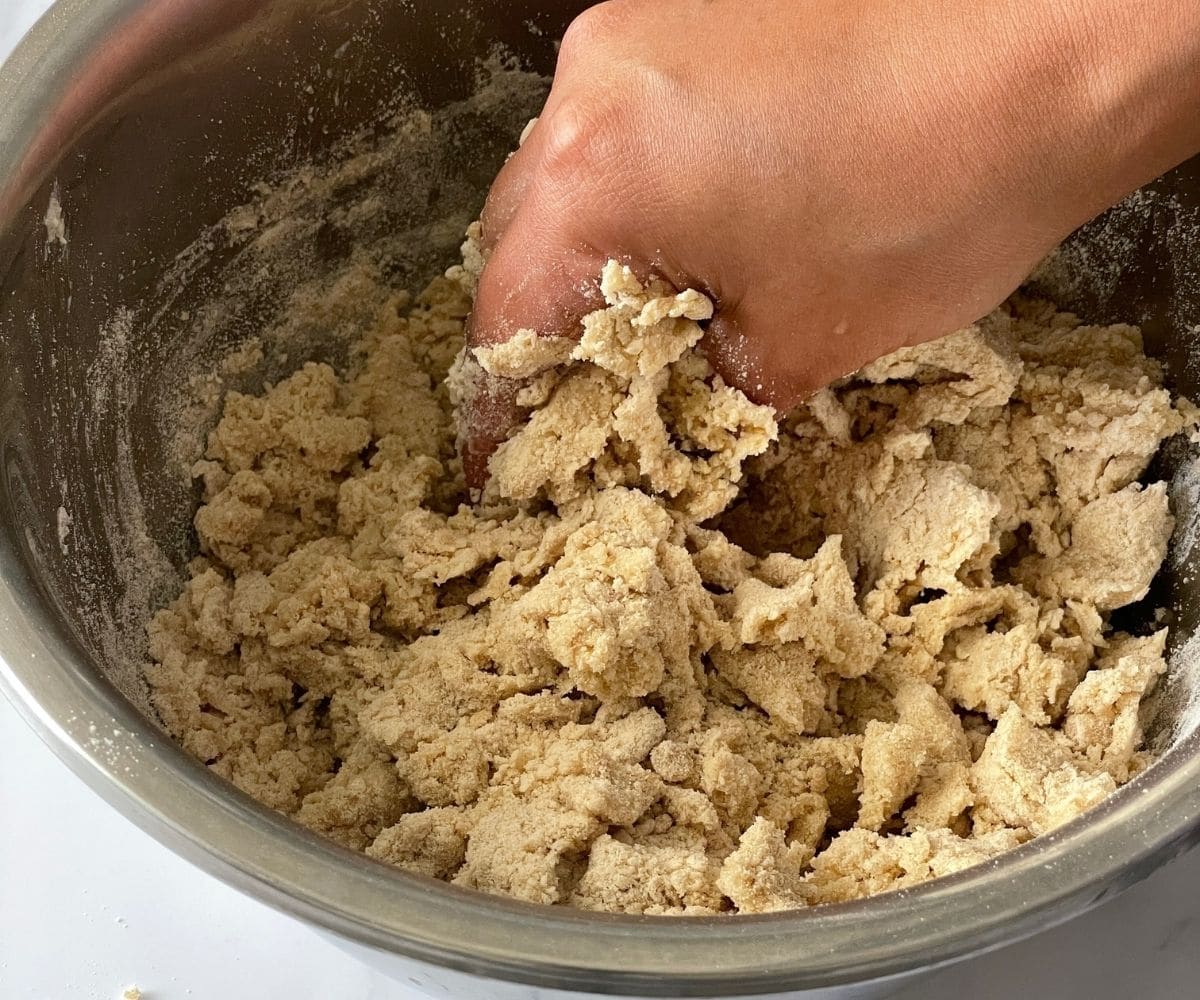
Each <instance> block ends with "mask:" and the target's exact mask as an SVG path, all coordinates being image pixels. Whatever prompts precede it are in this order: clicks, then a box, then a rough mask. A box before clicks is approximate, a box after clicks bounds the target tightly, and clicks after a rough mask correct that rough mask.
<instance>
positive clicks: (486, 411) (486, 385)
mask: <svg viewBox="0 0 1200 1000" xmlns="http://www.w3.org/2000/svg"><path fill="white" fill-rule="evenodd" d="M519 389H520V384H519V383H518V382H516V381H514V380H513V379H501V378H496V377H495V376H493V375H489V374H487V372H485V371H483V370H482V369H480V371H479V374H478V378H477V380H476V382H475V385H474V386H473V387H472V391H471V395H470V398H469V399H468V400H467V408H466V420H467V435H466V438H465V440H464V441H463V447H462V462H463V473H464V475H465V476H466V480H467V486H468V488H470V489H472V490H481V489H483V487H484V486H485V485H486V483H487V478H488V462H489V461H490V460H491V457H492V455H493V454H494V453H495V451H496V449H497V448H499V447H500V445H502V444H503V443H504V442H505V441H506V440H508V437H509V435H510V434H511V433H512V431H513V429H514V428H515V427H516V426H517V424H518V423H519V422H520V419H521V416H522V414H521V409H520V407H518V406H517V392H518V391H519Z"/></svg>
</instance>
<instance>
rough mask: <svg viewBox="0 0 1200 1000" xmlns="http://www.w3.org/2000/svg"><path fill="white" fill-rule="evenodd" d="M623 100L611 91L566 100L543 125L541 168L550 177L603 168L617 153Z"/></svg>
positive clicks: (573, 175) (621, 133)
mask: <svg viewBox="0 0 1200 1000" xmlns="http://www.w3.org/2000/svg"><path fill="white" fill-rule="evenodd" d="M628 111H629V109H628V105H627V103H626V101H625V100H623V99H621V98H617V97H614V96H612V95H611V93H604V92H601V93H593V94H588V95H586V96H580V97H576V98H572V99H571V100H569V101H565V102H564V103H563V104H562V105H561V106H560V107H559V108H558V109H557V110H556V111H555V112H554V114H553V115H552V116H551V118H550V121H549V122H547V126H546V139H545V146H544V149H543V169H544V170H545V173H546V175H547V177H548V179H550V180H551V181H557V180H565V179H570V178H577V177H578V176H579V174H580V172H581V171H588V170H590V169H603V168H604V166H605V164H611V162H612V160H613V158H614V157H616V156H618V155H619V154H620V150H621V147H622V145H623V144H624V142H625V141H626V137H625V132H626V130H625V128H624V124H623V123H624V122H625V121H626V120H627V117H628Z"/></svg>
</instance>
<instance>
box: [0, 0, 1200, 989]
mask: <svg viewBox="0 0 1200 1000" xmlns="http://www.w3.org/2000/svg"><path fill="white" fill-rule="evenodd" d="M46 6H48V3H47V0H0V59H2V58H3V55H4V54H5V53H6V52H7V51H8V50H9V49H10V48H11V47H12V45H14V44H15V42H16V40H17V38H18V37H19V36H20V35H21V34H22V33H23V32H24V31H25V29H26V28H27V27H28V26H29V25H30V24H31V23H32V22H33V21H34V19H35V18H36V17H37V16H38V15H39V14H40V12H41V11H42V10H43V9H45V7H46ZM135 983H136V984H137V985H138V986H139V987H140V988H141V990H142V993H143V996H144V997H145V998H146V1000H185V998H195V1000H412V998H413V997H414V994H413V993H412V992H411V991H410V990H407V989H405V988H403V987H400V986H397V985H394V984H391V983H389V982H387V981H385V980H384V979H382V978H381V977H379V976H378V975H376V974H374V973H372V972H371V971H369V970H368V969H365V968H364V967H363V966H361V965H360V964H359V963H357V962H356V961H354V960H353V959H350V958H348V957H345V956H343V955H342V954H341V953H340V952H339V951H338V950H337V949H336V948H335V947H334V946H332V945H330V944H328V943H327V942H326V941H325V940H323V939H322V938H320V937H319V936H317V935H316V934H315V933H314V932H313V931H311V930H309V929H308V928H307V927H305V926H304V925H302V924H300V923H298V922H297V921H294V920H292V919H290V918H288V917H285V916H281V915H279V914H277V913H275V912H274V911H272V910H270V909H268V908H267V907H265V906H262V905H261V904H259V903H257V902H254V901H253V900H251V899H249V898H247V897H245V896H242V895H240V894H239V893H237V892H235V891H234V890H232V889H229V888H228V887H226V886H225V885H223V884H221V883H220V882H217V881H216V880H214V879H212V878H210V877H209V876H207V875H204V874H203V873H201V872H199V871H197V870H196V869H194V868H192V867H191V866H190V865H189V864H187V863H186V862H184V861H182V860H180V859H178V858H176V857H175V856H174V855H172V854H171V853H170V852H168V851H167V850H166V849H164V848H162V847H160V846H159V845H158V844H157V843H156V842H155V841H153V840H152V839H150V838H149V837H147V836H146V835H145V834H143V833H142V832H141V831H139V830H137V829H136V828H135V827H134V826H133V825H132V824H130V823H128V822H127V821H126V820H125V819H124V818H123V817H121V816H120V815H119V814H117V813H116V812H115V811H114V810H112V809H110V808H109V807H108V806H107V805H105V804H104V803H103V802H101V801H100V799H98V798H97V797H96V796H95V795H94V794H93V793H92V792H91V791H89V790H88V789H87V788H86V787H84V786H83V784H82V783H81V782H80V781H79V780H78V779H76V778H75V777H74V776H73V775H72V774H70V773H69V772H68V771H67V770H66V768H65V767H63V766H62V765H61V764H60V763H59V762H58V761H57V760H56V759H55V758H54V757H53V756H52V755H51V754H50V752H49V751H48V750H47V749H46V748H45V747H44V746H42V745H41V743H39V742H38V740H37V739H36V738H35V737H34V736H33V735H32V733H30V732H29V731H28V730H27V729H26V728H25V726H24V724H23V723H22V722H21V720H20V719H19V718H18V717H17V715H16V713H15V712H14V711H13V709H12V708H11V707H10V706H8V705H7V704H6V703H5V702H4V701H3V699H2V698H0V1000H18V998H19V1000H76V998H80V1000H84V998H86V1000H117V998H119V997H120V995H121V992H122V991H123V990H124V989H125V988H126V987H127V986H130V985H132V984H135ZM1197 995H1200V852H1193V853H1192V854H1191V855H1189V856H1188V857H1186V858H1184V859H1182V860H1180V861H1177V862H1175V863H1174V864H1172V865H1170V866H1168V867H1167V868H1166V869H1164V870H1162V871H1160V872H1159V873H1158V874H1157V875H1155V876H1154V877H1153V878H1151V879H1150V880H1149V881H1147V882H1145V883H1144V884H1142V885H1140V886H1138V887H1137V888H1136V889H1133V890H1131V891H1130V892H1128V893H1127V894H1125V895H1124V896H1122V897H1121V898H1120V899H1119V900H1117V901H1116V902H1113V903H1110V904H1108V905H1107V906H1105V907H1103V908H1101V909H1100V910H1097V911H1093V912H1092V913H1091V914H1089V915H1087V916H1085V917H1082V918H1080V919H1079V920H1076V921H1073V922H1072V923H1070V924H1068V925H1066V926H1063V927H1059V928H1056V929H1054V930H1051V931H1048V932H1046V933H1044V934H1042V935H1040V936H1039V937H1037V938H1035V939H1033V940H1031V941H1027V942H1024V943H1022V944H1018V945H1015V946H1013V947H1010V948H1007V949H1004V950H1002V951H999V952H996V953H993V954H992V955H988V956H985V957H983V958H980V959H975V960H973V961H970V962H967V963H965V964H961V965H958V966H954V967H952V968H950V969H947V970H943V971H942V972H939V973H938V974H936V976H935V977H934V978H933V980H932V981H930V982H926V983H923V984H921V985H920V986H916V987H910V988H909V989H907V990H905V991H903V992H902V993H900V994H897V997H898V998H902V1000H951V998H953V1000H961V998H964V997H966V998H972V1000H991V998H997V1000H998V998H1003V997H1018V996H1019V997H1031V998H1041V997H1053V998H1057V1000H1110V998H1111V1000H1117V998H1126V997H1129V998H1134V997H1136V998H1138V1000H1159V998H1162V1000H1167V998H1176V997H1193V996H1197Z"/></svg>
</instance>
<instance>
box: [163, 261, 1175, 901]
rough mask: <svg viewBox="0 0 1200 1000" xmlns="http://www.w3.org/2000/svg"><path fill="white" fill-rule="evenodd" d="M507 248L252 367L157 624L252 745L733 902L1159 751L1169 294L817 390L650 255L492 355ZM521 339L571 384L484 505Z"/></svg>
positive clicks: (664, 887) (868, 887)
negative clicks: (257, 383)
mask: <svg viewBox="0 0 1200 1000" xmlns="http://www.w3.org/2000/svg"><path fill="white" fill-rule="evenodd" d="M467 258H468V260H471V261H473V262H474V266H475V268H477V267H478V265H479V263H480V257H479V254H478V251H477V248H474V247H469V248H468V254H467ZM471 287H472V275H471V274H470V273H468V272H467V271H465V270H464V269H463V268H456V269H452V271H451V273H450V276H448V277H447V278H442V279H438V280H436V281H434V282H433V284H432V285H431V286H430V287H429V288H428V289H427V290H426V291H425V292H424V293H423V294H422V295H421V296H420V297H419V298H417V299H416V300H415V302H408V301H407V299H406V298H405V297H398V298H397V299H396V301H394V302H393V303H391V304H390V305H389V306H388V308H387V309H385V310H384V311H383V313H382V314H381V315H380V316H379V317H378V322H377V324H376V325H375V327H374V329H372V330H370V331H369V332H368V333H367V334H366V336H365V337H364V338H363V340H362V342H361V344H360V345H359V348H358V351H357V355H356V360H355V362H354V364H353V365H352V366H351V368H350V370H349V372H348V373H347V374H345V375H339V374H338V373H336V372H335V371H334V370H332V369H331V368H329V367H327V366H324V365H316V364H309V365H306V366H305V367H303V368H301V369H300V370H299V371H297V372H296V373H295V374H294V375H292V376H291V377H290V378H287V379H285V380H284V381H282V382H280V383H278V384H276V385H272V386H268V387H267V388H266V389H265V391H264V392H263V393H262V394H261V395H259V396H247V395H241V394H238V393H233V392H231V393H229V395H228V398H227V401H226V403H225V408H224V415H223V417H222V419H221V421H220V423H219V424H218V425H217V427H216V428H215V430H213V432H212V433H211V435H210V437H209V442H208V448H207V453H206V455H205V458H204V460H203V461H201V462H199V463H198V464H197V466H196V469H195V472H196V475H197V477H198V478H199V479H200V480H201V482H202V486H203V494H204V495H203V505H202V506H201V508H200V510H199V512H198V514H197V515H196V520H195V525H196V530H197V533H198V535H199V539H200V545H201V551H202V553H203V554H202V555H201V556H200V557H199V558H197V559H196V560H195V561H194V562H193V563H192V565H191V579H190V582H189V583H188V584H187V585H186V587H185V589H184V591H183V593H182V594H181V595H180V596H179V598H178V599H177V600H176V601H175V602H174V603H173V604H171V605H170V606H169V607H168V608H166V609H164V610H163V611H161V612H160V613H159V614H158V615H157V617H156V618H155V619H154V621H153V623H152V624H151V626H150V630H149V632H150V646H151V654H152V660H153V662H152V663H151V664H150V665H149V667H148V679H149V682H150V685H151V687H152V690H153V698H154V704H155V705H156V707H157V709H158V711H159V713H160V714H161V717H162V719H163V721H164V723H165V724H166V726H167V727H168V729H169V730H170V732H171V733H173V734H174V735H175V736H176V737H177V738H178V739H179V740H180V741H181V742H182V743H183V745H184V746H185V747H186V748H187V749H188V750H189V751H190V752H191V753H192V754H194V755H195V756H196V757H198V758H199V759H200V760H202V761H204V762H205V763H206V764H207V765H208V766H209V767H210V768H212V770H214V771H215V772H217V773H218V774H220V775H223V776H224V777H226V778H228V779H229V780H231V781H232V782H234V783H235V784H236V785H238V786H239V787H240V788H242V789H244V790H245V791H246V792H248V793H249V794H251V795H252V796H254V797H255V798H257V799H258V800H259V801H261V802H263V803H265V804H266V805H268V806H270V807H272V808H274V809H277V810H280V811H281V812H283V813H285V814H287V815H289V816H292V817H294V818H295V819H296V820H298V821H299V822H301V823H303V824H305V825H306V826H308V827H310V828H312V829H314V830H317V831H319V832H321V833H323V834H326V835H328V836H330V837H332V838H334V839H336V840H338V841H340V842H341V843H343V844H345V845H347V846H348V847H350V848H353V849H355V850H359V851H365V852H366V853H367V854H368V855H370V856H371V857H373V858H377V859H379V860H380V861H384V862H387V863H389V864H393V865H397V866H399V867H401V868H404V869H407V870H409V871H412V872H416V873H419V874H421V875H425V876H429V877H432V878H436V879H444V880H448V881H452V882H454V883H457V884H458V885H461V886H469V887H473V888H476V889H481V890H484V891H487V892H492V893H502V894H506V895H510V896H514V897H517V898H520V899H524V900H530V901H534V902H540V903H558V904H569V905H573V906H577V907H582V908H585V909H592V910H610V911H621V912H626V913H651V914H711V913H738V912H740V913H760V912H767V911H773V910H780V909H786V908H792V907H802V906H809V905H814V904H820V903H828V902H836V901H841V900H849V899H854V898H858V897H861V896H865V895H868V894H871V893H877V892H884V891H887V890H889V889H897V888H903V887H907V886H911V885H914V884H917V883H919V882H922V881H924V880H926V879H930V878H935V877H938V876H940V875H944V874H948V873H950V872H954V871H958V870H960V869H962V868H965V867H967V866H970V865H974V864H977V863H979V862H982V861H985V860H987V859H989V858H992V857H994V856H995V855H997V854H999V853H1000V852H1003V851H1006V850H1009V849H1010V848H1012V847H1015V846H1016V845H1018V844H1020V843H1022V842H1024V841H1026V840H1027V839H1029V838H1030V837H1034V836H1037V835H1039V834H1042V833H1045V832H1047V831H1049V830H1052V829H1054V828H1055V827H1056V826H1058V825H1060V824H1062V823H1065V822H1067V821H1068V820H1071V819H1072V818H1074V817H1075V816H1077V815H1079V814H1080V813H1082V812H1083V811H1085V810H1086V809H1088V808H1089V807H1091V806H1092V805H1094V804H1095V803H1097V802H1099V801H1100V800H1101V799H1102V798H1104V796H1106V795H1107V794H1109V793H1110V792H1111V791H1112V790H1113V789H1114V788H1116V787H1117V786H1118V785H1120V784H1121V783H1123V782H1125V781H1128V780H1129V779H1130V777H1132V776H1133V775H1135V774H1136V773H1138V772H1139V771H1140V770H1141V769H1143V768H1145V767H1146V766H1147V764H1148V759H1147V755H1146V753H1145V751H1144V750H1143V749H1142V748H1141V738H1142V725H1143V724H1144V722H1145V719H1144V718H1143V715H1144V709H1143V701H1144V699H1145V697H1146V695H1147V694H1148V693H1149V692H1150V691H1151V690H1152V689H1153V687H1154V685H1155V681H1156V679H1157V678H1158V677H1159V676H1160V675H1161V674H1162V672H1163V670H1164V659H1163V650H1164V642H1165V638H1166V633H1165V631H1159V632H1157V633H1154V634H1151V635H1148V636H1136V637H1135V636H1132V635H1126V634H1123V633H1120V632H1118V631H1115V630H1114V629H1113V628H1112V627H1111V626H1110V624H1109V615H1110V613H1111V612H1113V611H1114V610H1116V609H1117V608H1119V607H1122V606H1124V605H1127V604H1129V603H1131V602H1134V601H1137V600H1139V599H1141V598H1142V597H1144V596H1145V594H1146V592H1147V589H1148V587H1149V586H1150V581H1151V578H1152V577H1153V576H1154V574H1155V572H1156V571H1157V569H1158V567H1159V565H1160V564H1161V562H1162V561H1163V558H1164V555H1165V553H1166V546H1167V542H1168V539H1169V537H1170V535H1171V531H1172V517H1171V513H1170V511H1169V510H1168V503H1167V494H1166V491H1165V487H1164V485H1163V484H1162V483H1151V484H1148V485H1144V484H1142V483H1141V482H1139V477H1140V476H1141V475H1142V474H1143V472H1144V471H1145V470H1146V467H1147V465H1148V463H1149V461H1150V459H1151V458H1152V456H1153V455H1154V454H1155V452H1156V450H1157V449H1158V447H1159V445H1160V444H1161V443H1162V442H1163V441H1164V439H1166V438H1168V437H1170V436H1171V435H1174V434H1176V433H1179V432H1181V431H1184V430H1187V429H1189V428H1191V427H1193V426H1194V424H1195V420H1194V416H1193V410H1192V408H1191V406H1190V404H1188V403H1187V402H1186V401H1184V400H1177V401H1174V402H1173V401H1172V398H1171V396H1170V395H1169V393H1168V392H1167V391H1166V390H1165V389H1164V388H1163V387H1162V373H1161V371H1160V368H1159V366H1158V365H1157V364H1156V363H1155V362H1154V361H1152V360H1149V359H1147V358H1146V357H1145V356H1144V354H1143V352H1142V343H1141V338H1140V335H1139V333H1138V331H1137V330H1136V329H1134V328H1132V327H1128V326H1111V327H1088V326H1083V325H1081V324H1080V322H1079V321H1078V320H1077V319H1076V318H1075V317H1073V316H1071V315H1067V314H1064V313H1060V312H1056V311H1055V310H1054V309H1053V308H1052V307H1050V306H1048V305H1046V304H1044V303H1039V302H1031V301H1025V300H1021V299H1015V300H1014V301H1012V302H1010V303H1008V304H1007V305H1006V306H1005V307H1003V308H1002V309H1001V310H999V311H997V312H996V313H995V314H993V315H991V316H989V317H987V318H986V319H985V320H983V321H981V322H980V323H979V324H978V325H976V326H973V327H971V328H969V329H966V330H963V331H961V332H959V333H956V334H954V335H952V336H950V337H947V338H945V339H944V340H941V341H938V342H936V343H931V344H927V345H924V346H921V347H915V348H906V349H904V350H901V351H899V352H897V353H896V354H893V355H892V356H890V357H888V358H884V359H882V360H880V361H877V362H875V363H874V364H871V365H868V366H867V367H866V368H864V369H863V370H862V371H861V372H859V373H858V374H856V375H854V376H852V377H849V378H847V379H845V380H844V381H843V382H842V383H840V384H838V385H835V386H833V387H831V388H829V389H827V390H825V391H823V392H822V393H820V394H819V395H818V396H817V397H815V398H814V399H813V400H812V401H811V402H810V403H809V404H808V405H807V406H805V407H803V408H801V409H800V410H799V411H798V412H796V413H794V414H792V415H789V416H788V417H787V418H786V419H779V418H777V416H776V414H775V413H774V412H773V411H772V410H770V409H768V408H766V407H763V406H758V405H755V404H753V403H752V402H751V401H750V400H749V399H747V398H746V397H745V396H744V395H743V394H742V393H741V392H739V391H737V390H736V389H734V388H732V387H730V386H727V385H725V384H724V383H723V382H722V381H721V379H720V378H719V377H717V376H716V375H714V374H713V372H712V371H711V369H710V368H709V366H708V364H707V362H706V360H705V358H704V355H703V354H702V353H701V352H700V351H699V349H698V347H697V344H698V342H699V340H700V338H701V334H702V327H701V324H702V322H703V321H704V320H706V319H707V318H708V317H709V316H710V315H711V312H712V306H711V304H710V303H709V302H708V300H707V299H705V298H704V296H702V295H700V294H698V293H696V292H684V293H683V294H676V293H675V292H674V290H672V289H669V288H667V287H666V286H665V285H663V284H661V283H659V282H651V283H650V284H649V285H648V286H643V285H642V284H640V283H639V282H638V281H637V279H635V277H634V276H633V275H632V274H631V273H630V272H629V271H628V270H626V269H624V268H622V267H620V266H618V265H617V264H609V265H608V267H607V268H606V269H605V271H604V275H603V281H602V289H603V292H604V296H605V300H606V302H607V308H604V309H602V310H599V311H597V312H595V313H593V314H592V315H590V316H589V317H588V318H587V319H586V321H585V322H584V326H583V330H582V336H581V338H580V339H579V340H577V341H570V340H546V339H539V338H537V337H535V336H533V335H532V334H529V333H524V334H520V335H518V336H517V337H516V338H514V339H513V341H511V342H510V343H508V344H506V345H503V346H500V347H494V348H490V349H486V350H480V351H477V352H476V356H475V357H468V356H466V355H463V356H461V357H458V356H459V354H460V350H461V349H462V345H463V332H462V331H463V323H464V319H465V317H466V316H467V313H468V311H469V309H470V304H471V303H470V290H471ZM456 357H458V360H456ZM496 376H504V377H508V378H515V379H519V380H520V381H519V383H518V385H519V389H518V392H517V399H518V402H519V403H520V404H522V405H523V406H525V407H526V408H527V409H528V410H529V413H530V416H529V420H528V422H527V423H526V424H525V425H524V426H523V428H522V429H521V430H519V432H517V433H516V435H515V436H514V437H512V438H511V439H510V440H509V441H508V442H507V443H505V444H504V445H503V446H502V447H501V448H500V450H499V451H498V452H497V454H496V455H495V456H494V458H493V461H492V466H491V470H492V478H491V482H490V484H489V486H488V488H487V490H486V491H485V494H484V496H483V499H482V501H481V502H480V503H478V504H475V505H472V504H469V503H468V498H467V493H466V490H465V487H464V482H463V476H462V468H461V464H460V462H459V460H458V458H457V453H456V447H455V442H456V430H457V428H456V410H457V408H458V407H459V406H461V405H462V404H463V400H464V399H465V397H466V396H468V395H469V394H470V393H471V392H472V391H475V390H476V388H477V387H478V385H479V384H480V382H481V380H484V379H486V378H490V377H496Z"/></svg>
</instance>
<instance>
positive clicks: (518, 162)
mask: <svg viewBox="0 0 1200 1000" xmlns="http://www.w3.org/2000/svg"><path fill="white" fill-rule="evenodd" d="M543 114H544V113H543ZM541 120H542V119H541V118H535V119H534V120H533V121H532V122H530V125H531V126H532V129H530V130H528V131H527V132H526V133H525V134H524V135H523V136H522V141H521V145H520V148H518V149H517V150H516V151H515V152H514V153H513V154H512V155H511V156H510V157H509V158H508V160H507V161H505V164H504V166H503V167H501V168H500V173H498V174H497V175H496V179H495V180H494V181H493V182H492V187H491V190H490V191H489V192H488V196H487V202H486V203H485V204H484V206H483V213H482V214H481V215H480V219H479V221H480V227H481V229H482V233H481V238H480V242H481V243H482V245H483V249H484V252H485V253H491V252H492V251H493V250H494V249H495V248H496V245H497V244H498V243H499V242H500V240H501V239H503V237H504V234H505V233H506V232H508V227H509V225H511V223H512V220H513V218H514V217H515V216H516V214H517V211H518V209H520V207H521V205H522V204H523V203H524V201H525V196H526V195H527V194H528V193H529V189H530V187H531V186H532V184H533V178H534V175H535V173H536V170H537V166H538V163H539V162H540V159H541V147H542V142H543V136H544V135H545V129H542V130H541V131H540V132H539V130H538V124H539V123H540V122H541Z"/></svg>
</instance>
